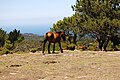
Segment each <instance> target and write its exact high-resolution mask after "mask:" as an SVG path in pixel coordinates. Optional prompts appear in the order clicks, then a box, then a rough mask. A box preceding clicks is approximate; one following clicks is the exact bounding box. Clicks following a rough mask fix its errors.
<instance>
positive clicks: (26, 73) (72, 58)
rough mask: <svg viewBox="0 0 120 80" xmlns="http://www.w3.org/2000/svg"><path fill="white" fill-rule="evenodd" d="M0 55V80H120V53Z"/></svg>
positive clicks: (88, 52) (65, 52) (86, 52)
mask: <svg viewBox="0 0 120 80" xmlns="http://www.w3.org/2000/svg"><path fill="white" fill-rule="evenodd" d="M57 53H58V54H46V55H42V53H41V52H37V53H26V54H16V53H14V54H9V55H7V56H6V55H4V56H0V80H120V51H118V52H102V51H99V52H98V51H78V50H75V51H64V53H59V52H57Z"/></svg>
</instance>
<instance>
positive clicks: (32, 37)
mask: <svg viewBox="0 0 120 80" xmlns="http://www.w3.org/2000/svg"><path fill="white" fill-rule="evenodd" d="M22 35H23V36H24V38H25V39H26V40H31V41H32V40H34V41H43V36H40V35H38V34H33V33H24V34H22Z"/></svg>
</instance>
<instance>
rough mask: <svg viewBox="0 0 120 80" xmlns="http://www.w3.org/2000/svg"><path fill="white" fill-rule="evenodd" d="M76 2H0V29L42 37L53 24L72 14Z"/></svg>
mask: <svg viewBox="0 0 120 80" xmlns="http://www.w3.org/2000/svg"><path fill="white" fill-rule="evenodd" d="M75 2H76V0H0V28H2V29H4V30H5V31H7V32H9V31H11V30H13V29H19V30H20V31H21V32H22V33H35V34H40V35H42V34H43V33H44V32H46V31H49V29H50V27H52V25H53V23H56V22H57V21H58V20H61V19H63V18H64V17H68V16H71V15H72V14H74V12H73V10H72V8H71V5H74V4H75Z"/></svg>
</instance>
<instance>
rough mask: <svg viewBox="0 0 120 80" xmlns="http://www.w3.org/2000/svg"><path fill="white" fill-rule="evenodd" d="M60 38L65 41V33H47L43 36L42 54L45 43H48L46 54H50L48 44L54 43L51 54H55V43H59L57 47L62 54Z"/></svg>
mask: <svg viewBox="0 0 120 80" xmlns="http://www.w3.org/2000/svg"><path fill="white" fill-rule="evenodd" d="M61 38H62V39H63V40H64V41H66V37H65V33H64V32H55V33H53V32H47V33H46V34H45V35H44V44H43V50H42V53H44V50H45V44H46V42H47V41H48V42H49V44H48V53H50V44H51V43H54V45H53V52H52V53H55V52H54V51H55V43H59V47H60V50H61V53H63V50H62V48H61Z"/></svg>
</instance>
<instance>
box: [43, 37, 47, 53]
mask: <svg viewBox="0 0 120 80" xmlns="http://www.w3.org/2000/svg"><path fill="white" fill-rule="evenodd" d="M46 42H47V39H45V40H44V43H43V50H42V53H44V50H45V44H46Z"/></svg>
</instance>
